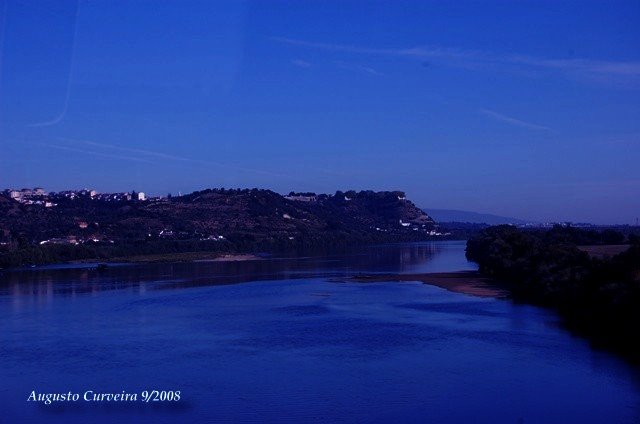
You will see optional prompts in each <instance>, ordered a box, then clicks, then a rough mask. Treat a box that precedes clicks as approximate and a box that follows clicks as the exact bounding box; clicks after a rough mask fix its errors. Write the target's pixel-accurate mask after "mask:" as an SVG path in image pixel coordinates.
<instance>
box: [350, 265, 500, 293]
mask: <svg viewBox="0 0 640 424" xmlns="http://www.w3.org/2000/svg"><path fill="white" fill-rule="evenodd" d="M350 281H357V282H360V283H375V282H388V281H419V282H422V283H424V284H431V285H433V286H438V287H441V288H443V289H446V290H449V291H452V292H456V293H463V294H468V295H472V296H479V297H494V298H506V297H508V292H507V291H506V290H503V289H501V288H499V287H498V286H497V285H496V284H495V283H494V282H493V281H492V280H491V279H490V278H487V277H483V276H482V275H480V273H478V272H476V271H458V272H433V273H426V274H368V275H356V276H354V277H352V278H351V279H350Z"/></svg>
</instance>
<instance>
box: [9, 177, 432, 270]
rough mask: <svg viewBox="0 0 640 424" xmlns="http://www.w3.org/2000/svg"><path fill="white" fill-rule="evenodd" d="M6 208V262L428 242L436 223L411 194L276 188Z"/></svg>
mask: <svg viewBox="0 0 640 424" xmlns="http://www.w3.org/2000/svg"><path fill="white" fill-rule="evenodd" d="M0 208H1V209H2V216H0V238H1V240H0V241H1V242H2V243H3V249H4V253H3V258H4V264H5V266H6V265H15V264H16V263H19V264H20V263H44V262H52V261H58V260H61V259H57V258H56V257H55V255H54V256H51V255H49V253H50V252H51V251H60V250H64V251H65V252H67V253H65V255H70V257H71V259H73V258H75V257H76V256H77V257H90V256H91V255H92V254H94V255H97V256H99V257H109V256H112V255H119V256H122V255H129V254H141V253H149V252H161V253H163V252H166V251H190V250H221V251H247V250H255V249H264V250H273V249H283V248H296V247H313V246H328V245H333V244H358V243H369V242H385V241H405V240H419V239H426V238H428V237H429V236H430V235H433V233H434V231H433V230H434V228H435V223H434V221H433V219H431V218H430V217H429V216H428V215H427V214H425V213H424V212H423V211H422V210H420V209H419V208H417V207H416V206H415V205H414V204H413V203H412V202H410V201H408V200H406V199H405V196H404V193H402V192H373V191H360V192H354V191H348V192H345V193H343V192H336V193H335V194H333V195H326V194H321V195H315V194H311V195H308V194H307V195H305V196H303V195H296V194H295V193H291V194H290V195H289V196H282V195H280V194H278V193H275V192H273V191H270V190H259V189H244V190H225V189H209V190H203V191H198V192H193V193H191V194H188V195H185V196H181V197H173V198H164V199H159V200H155V201H134V200H129V201H103V200H96V199H92V198H90V197H78V198H74V199H62V200H58V201H57V204H56V206H55V207H48V208H45V207H43V206H41V205H27V204H20V203H18V202H16V201H14V200H11V199H7V198H2V200H1V201H0ZM63 247H64V249H63ZM71 247H76V249H75V251H74V250H73V249H71ZM47 248H48V249H47ZM43 249H44V250H47V252H45V253H46V254H44V253H42V252H41V251H42V250H43ZM34 251H37V252H38V253H37V255H39V256H37V257H33V252H34ZM68 251H69V252H71V253H69V252H68ZM76 251H77V252H76ZM79 251H82V252H83V253H78V252H79ZM25 252H31V253H29V254H27V253H25ZM16 255H17V256H18V257H19V258H18V259H16ZM40 257H42V258H40ZM63 259H69V257H67V256H65V257H64V258H63ZM0 260H2V259H0Z"/></svg>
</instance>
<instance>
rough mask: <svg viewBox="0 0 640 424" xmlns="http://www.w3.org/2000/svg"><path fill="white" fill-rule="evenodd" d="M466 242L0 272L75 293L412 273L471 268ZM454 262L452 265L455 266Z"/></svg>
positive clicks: (4, 285)
mask: <svg viewBox="0 0 640 424" xmlns="http://www.w3.org/2000/svg"><path fill="white" fill-rule="evenodd" d="M461 243H463V242H455V241H454V242H440V243H417V244H404V245H403V244H400V245H380V246H367V247H361V248H357V249H353V250H350V251H347V252H345V253H341V254H336V253H335V252H332V253H328V252H324V253H318V252H315V253H314V254H313V255H307V256H296V257H277V256H276V257H273V258H269V259H263V260H249V261H230V262H213V261H209V262H207V261H198V262H184V263H154V264H115V265H111V266H109V267H108V268H107V269H105V270H97V269H95V264H84V265H79V267H77V268H71V267H69V266H68V265H65V266H59V267H55V266H53V267H43V268H32V269H23V270H13V271H6V272H5V273H4V274H3V275H2V276H0V295H11V296H14V297H17V296H29V297H30V298H31V299H32V301H37V302H40V303H42V302H47V301H51V296H53V295H56V296H74V295H79V294H88V293H98V292H101V291H112V290H133V291H137V292H140V293H144V292H145V291H146V290H159V289H178V288H188V287H198V286H208V285H221V284H235V283H242V282H247V281H260V280H262V281H263V280H287V279H300V278H316V277H338V278H340V277H348V276H352V275H354V274H356V273H359V272H367V273H376V272H380V273H384V272H397V273H411V272H436V271H443V270H451V269H460V270H462V269H473V264H471V263H468V262H467V261H466V260H461V258H460V254H459V252H460V246H461ZM456 266H457V267H458V268H455V267H456ZM452 267H453V268H452Z"/></svg>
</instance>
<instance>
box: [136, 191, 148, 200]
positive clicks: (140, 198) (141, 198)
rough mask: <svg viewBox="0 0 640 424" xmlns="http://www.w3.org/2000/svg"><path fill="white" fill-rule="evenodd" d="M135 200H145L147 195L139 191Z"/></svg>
mask: <svg viewBox="0 0 640 424" xmlns="http://www.w3.org/2000/svg"><path fill="white" fill-rule="evenodd" d="M137 200H147V196H146V195H145V194H144V193H143V192H139V193H138V199H137Z"/></svg>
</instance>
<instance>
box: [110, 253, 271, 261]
mask: <svg viewBox="0 0 640 424" xmlns="http://www.w3.org/2000/svg"><path fill="white" fill-rule="evenodd" d="M261 259H263V258H261V257H259V256H256V255H250V254H220V253H214V252H183V253H166V254H157V255H135V256H126V257H120V258H111V259H109V260H108V261H106V262H134V263H144V262H148V263H154V262H237V261H255V260H261Z"/></svg>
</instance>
